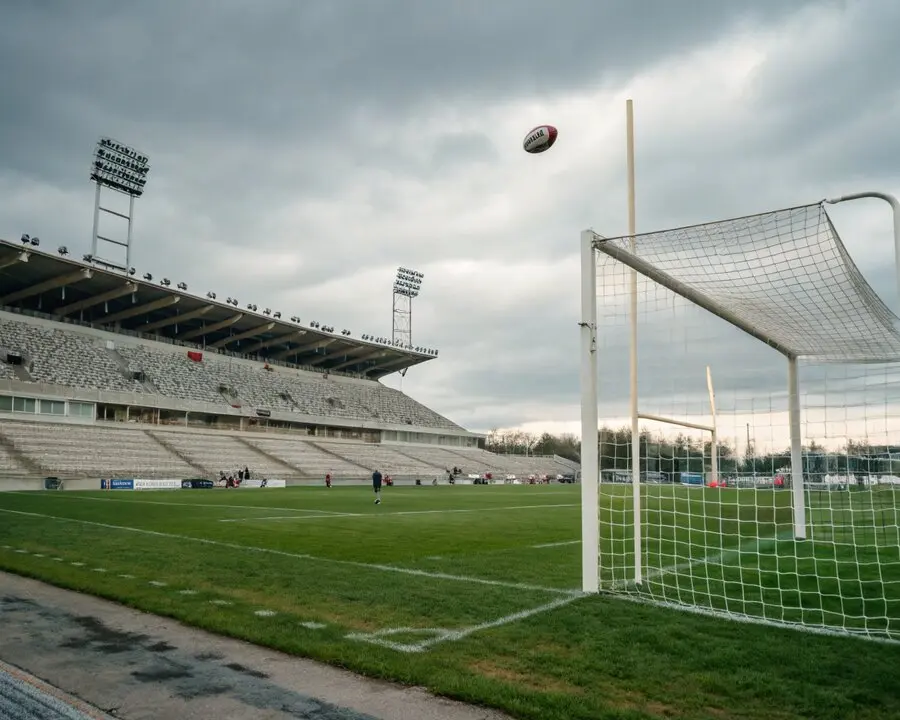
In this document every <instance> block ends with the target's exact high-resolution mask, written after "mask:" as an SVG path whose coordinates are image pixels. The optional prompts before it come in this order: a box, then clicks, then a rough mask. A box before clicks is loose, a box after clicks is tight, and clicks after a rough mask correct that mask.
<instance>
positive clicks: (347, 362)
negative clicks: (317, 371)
mask: <svg viewBox="0 0 900 720" xmlns="http://www.w3.org/2000/svg"><path fill="white" fill-rule="evenodd" d="M357 350H370V351H371V352H368V353H366V354H364V355H359V356H358V357H357V356H354V357H352V358H350V359H349V360H345V361H344V362H342V363H339V364H338V365H335V366H334V367H333V368H331V370H343V369H344V368H345V367H351V366H352V365H359V364H360V363H364V362H366V361H367V360H372V359H374V358H377V357H380V356H382V355H384V353H385V351H384V350H382V349H381V348H379V349H377V350H372V349H371V348H368V347H366V348H357ZM351 352H352V351H351ZM347 355H350V353H347Z"/></svg>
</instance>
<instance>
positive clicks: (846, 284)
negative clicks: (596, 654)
mask: <svg viewBox="0 0 900 720" xmlns="http://www.w3.org/2000/svg"><path fill="white" fill-rule="evenodd" d="M605 243H612V244H614V245H615V246H616V247H619V248H623V249H626V250H627V249H628V248H629V244H630V238H617V239H613V240H609V241H605ZM602 244H603V243H601V245H602ZM635 255H637V256H638V257H640V258H642V259H644V260H646V261H648V262H650V263H652V265H653V266H654V267H655V268H659V269H661V270H662V271H664V272H665V273H667V274H669V275H671V276H672V277H674V278H676V279H678V280H679V281H681V282H682V283H684V284H686V285H687V286H689V288H690V289H691V290H694V291H697V292H701V293H703V294H704V297H705V298H707V299H709V300H711V301H714V302H715V303H717V304H721V305H725V306H726V307H727V308H728V310H729V311H730V312H731V313H733V314H735V315H738V316H739V318H740V320H741V322H746V323H752V325H753V327H754V328H755V329H756V330H757V332H758V334H759V335H763V336H768V337H772V338H773V339H774V340H775V341H776V342H777V343H778V344H779V345H781V346H784V347H787V348H788V350H789V354H796V355H797V356H800V357H801V358H802V361H801V362H800V365H799V377H800V389H801V398H800V405H801V442H802V447H803V452H802V455H803V460H802V463H803V467H802V473H803V483H804V497H805V503H806V509H807V517H806V521H807V532H806V539H803V540H797V539H796V538H795V533H794V525H793V493H792V488H791V477H792V472H791V452H790V446H791V435H790V432H791V431H790V423H789V414H788V369H787V364H788V363H787V361H786V360H785V358H784V356H783V355H782V354H781V353H780V352H778V351H776V350H775V349H773V348H772V347H767V346H766V344H764V343H763V342H760V341H759V339H758V338H757V337H751V336H750V335H749V334H747V333H746V332H744V331H742V330H741V329H739V328H738V327H736V326H735V325H734V324H732V323H729V322H726V320H724V319H722V318H721V317H717V316H716V315H714V314H712V313H710V312H708V311H707V310H705V309H703V308H702V307H700V306H698V305H697V304H695V303H693V302H691V301H689V300H688V299H686V298H685V297H684V296H683V295H681V294H679V293H676V292H673V291H672V290H670V289H669V288H668V287H665V286H663V285H661V284H660V283H658V282H655V281H653V280H651V279H649V278H648V277H646V276H644V275H640V274H639V275H638V276H637V309H638V350H637V356H638V388H639V389H638V398H639V400H638V406H639V413H640V414H642V415H648V416H650V415H652V416H656V417H658V418H668V419H670V420H672V421H674V422H662V421H660V420H656V419H647V418H642V419H641V420H640V423H639V429H640V443H639V456H638V458H637V463H638V466H639V469H640V477H641V491H640V513H639V518H640V519H639V522H640V529H641V542H640V545H639V550H638V552H639V553H640V567H641V570H642V573H643V582H641V583H640V584H637V583H635V582H634V578H635V566H636V562H635V547H634V537H635V529H636V523H635V517H634V500H633V495H632V486H631V479H632V467H633V463H632V448H631V430H630V422H631V420H630V407H629V400H630V398H629V391H628V386H629V384H628V376H629V350H630V347H629V337H630V335H629V301H630V290H631V277H632V270H631V268H630V267H629V266H628V265H626V264H624V263H623V262H621V261H619V260H616V259H615V258H613V257H611V256H609V255H607V254H604V253H603V252H600V253H598V254H597V290H598V314H597V319H598V327H597V354H598V366H599V377H598V391H599V400H600V407H599V411H600V412H599V415H600V425H601V427H600V437H599V441H600V487H599V490H600V498H599V520H600V548H599V550H600V587H601V589H602V590H604V591H606V592H612V593H615V594H617V595H620V596H623V597H627V598H630V599H634V600H638V601H641V602H653V603H658V604H661V605H665V606H668V607H673V608H679V609H683V610H689V611H693V612H703V613H708V614H714V615H718V616H723V617H728V618H732V619H741V620H750V621H754V622H762V623H769V624H777V625H786V626H791V627H798V628H803V629H807V630H813V631H818V632H827V633H840V634H846V635H856V636H861V637H865V638H869V639H877V640H888V641H900V338H898V336H897V332H896V330H895V326H894V316H893V315H892V313H891V312H890V311H889V310H888V309H887V307H886V306H885V305H884V303H883V302H882V301H881V300H880V299H879V298H878V296H877V295H876V294H875V293H874V291H873V290H872V289H871V287H870V286H869V285H868V284H867V283H866V281H865V279H864V278H863V277H862V275H861V273H860V272H859V270H858V269H857V268H856V266H855V265H854V263H853V262H852V260H851V258H850V257H849V255H848V254H847V252H846V250H845V249H844V247H843V245H842V243H841V241H840V238H839V237H838V235H837V233H836V232H835V230H834V228H833V226H832V224H831V222H830V221H829V219H828V217H827V215H825V213H824V210H823V209H822V208H821V207H820V206H818V205H810V206H806V207H802V208H793V209H790V210H784V211H778V212H775V213H767V214H765V215H759V216H754V217H752V218H742V219H739V220H729V221H725V222H723V223H711V224H708V225H701V226H696V227H693V228H683V229H678V230H671V231H666V232H660V233H649V234H645V235H640V236H637V238H636V243H635ZM707 368H710V371H711V375H712V378H713V384H714V386H715V409H716V415H715V418H714V417H713V414H712V409H711V404H710V398H709V393H708V390H707V382H706V380H707V376H706V373H707ZM678 422H688V423H693V424H696V425H701V426H715V428H716V445H715V449H716V455H717V462H718V473H717V475H715V476H714V475H713V473H712V449H713V436H712V433H711V432H710V431H709V430H701V429H696V428H690V427H686V426H683V425H679V424H677V423H678Z"/></svg>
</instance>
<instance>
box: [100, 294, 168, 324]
mask: <svg viewBox="0 0 900 720" xmlns="http://www.w3.org/2000/svg"><path fill="white" fill-rule="evenodd" d="M179 300H181V298H180V297H179V296H178V295H169V296H166V297H163V298H160V299H159V300H153V301H151V302H148V303H144V304H143V305H135V306H134V307H130V308H128V309H127V310H122V311H121V312H117V313H113V314H112V315H107V316H106V317H105V318H103V319H102V320H101V321H100V322H102V323H103V324H104V325H111V324H113V323H117V322H119V321H120V320H127V319H128V318H132V317H134V316H135V315H143V314H145V313H148V312H153V311H154V310H159V309H160V308H164V307H169V306H170V305H175V304H176V303H177V302H178V301H179Z"/></svg>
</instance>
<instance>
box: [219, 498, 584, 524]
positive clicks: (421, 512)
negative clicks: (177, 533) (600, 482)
mask: <svg viewBox="0 0 900 720" xmlns="http://www.w3.org/2000/svg"><path fill="white" fill-rule="evenodd" d="M568 507H581V504H580V503H557V504H549V505H507V506H500V507H481V508H463V509H453V508H444V509H442V510H395V511H394V512H382V511H375V512H367V513H334V514H332V515H323V516H322V517H321V518H320V517H319V516H314V515H310V516H309V517H298V516H296V515H271V516H263V517H248V518H220V519H219V522H256V521H258V520H318V519H322V520H328V519H329V518H338V517H360V518H378V517H384V516H385V515H449V514H451V513H475V512H495V511H498V510H543V509H544V508H568Z"/></svg>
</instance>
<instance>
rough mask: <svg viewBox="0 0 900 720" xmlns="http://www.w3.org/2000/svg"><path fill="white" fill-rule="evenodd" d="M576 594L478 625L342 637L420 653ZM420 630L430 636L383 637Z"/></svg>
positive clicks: (558, 603) (560, 603)
mask: <svg viewBox="0 0 900 720" xmlns="http://www.w3.org/2000/svg"><path fill="white" fill-rule="evenodd" d="M580 597H583V595H582V593H572V594H570V595H569V596H568V597H562V598H557V599H556V600H553V601H552V602H549V603H544V604H543V605H539V606H537V607H533V608H529V609H527V610H520V611H518V612H514V613H511V614H509V615H504V616H503V617H501V618H497V619H496V620H489V621H488V622H484V623H480V624H478V625H471V626H469V627H465V628H461V629H459V630H447V629H446V628H409V627H407V628H388V629H386V630H379V631H377V632H374V633H368V634H365V633H351V634H350V635H345V636H344V637H345V639H347V640H360V641H362V642H367V643H371V644H373V645H380V646H381V647H386V648H389V649H391V650H397V651H399V652H405V653H414V652H424V651H425V650H428V648H430V647H432V646H433V645H437V644H438V643H442V642H447V641H456V640H462V639H463V638H465V637H468V636H469V635H472V634H473V633H476V632H480V631H481V630H489V629H491V628H495V627H500V626H501V625H508V624H510V623H514V622H517V621H519V620H524V619H525V618H529V617H531V616H533V615H538V614H540V613H545V612H549V611H550V610H555V609H557V608H561V607H563V606H565V605H568V604H569V603H572V602H574V601H575V600H577V599H578V598H580ZM420 633H421V634H425V633H427V634H429V635H431V636H432V637H431V638H429V639H427V640H422V641H421V642H417V643H396V642H393V641H391V640H386V639H385V638H388V637H392V636H395V635H409V634H420Z"/></svg>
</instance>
